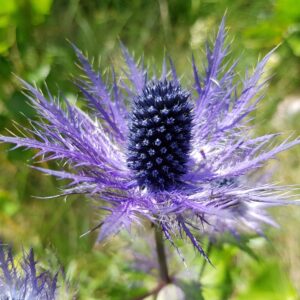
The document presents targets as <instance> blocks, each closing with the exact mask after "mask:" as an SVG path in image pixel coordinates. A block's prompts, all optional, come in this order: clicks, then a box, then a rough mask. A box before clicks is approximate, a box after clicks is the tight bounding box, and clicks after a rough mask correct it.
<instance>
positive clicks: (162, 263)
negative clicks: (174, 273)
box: [154, 226, 171, 283]
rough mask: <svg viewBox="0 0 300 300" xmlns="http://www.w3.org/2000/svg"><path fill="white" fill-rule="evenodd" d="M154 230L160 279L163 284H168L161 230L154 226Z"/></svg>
mask: <svg viewBox="0 0 300 300" xmlns="http://www.w3.org/2000/svg"><path fill="white" fill-rule="evenodd" d="M154 230H155V242H156V252H157V259H158V264H159V273H160V278H161V280H162V281H163V282H165V283H170V282H171V279H170V277H169V272H168V265H167V258H166V252H165V247H164V241H163V235H162V232H161V228H158V226H155V227H154Z"/></svg>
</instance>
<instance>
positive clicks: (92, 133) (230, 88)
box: [0, 21, 300, 255]
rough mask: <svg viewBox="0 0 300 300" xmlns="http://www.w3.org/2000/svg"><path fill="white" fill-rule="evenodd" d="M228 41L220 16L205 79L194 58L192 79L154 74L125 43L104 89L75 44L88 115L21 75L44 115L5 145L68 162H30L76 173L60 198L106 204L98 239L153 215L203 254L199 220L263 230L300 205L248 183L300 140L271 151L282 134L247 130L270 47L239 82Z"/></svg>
mask: <svg viewBox="0 0 300 300" xmlns="http://www.w3.org/2000/svg"><path fill="white" fill-rule="evenodd" d="M225 37H226V33H225V29H224V21H223V22H222V23H221V26H220V28H219V31H218V34H217V37H216V41H215V43H214V45H213V46H212V47H207V55H206V65H205V70H204V73H203V74H202V75H200V72H199V70H198V68H197V66H196V63H195V61H194V59H193V60H192V65H191V69H192V73H193V77H194V83H193V84H192V85H190V86H183V84H182V83H181V82H180V79H179V78H178V76H177V73H176V69H175V67H174V64H173V62H172V60H170V70H169V71H168V70H167V66H166V63H165V62H164V63H163V67H162V72H161V74H160V76H156V75H150V71H149V70H148V68H145V67H143V66H141V65H139V64H137V63H135V62H134V60H133V58H132V57H131V56H130V54H129V53H128V51H127V50H126V49H125V48H124V47H123V46H122V50H123V54H124V58H125V61H126V65H127V70H125V77H124V75H121V76H117V75H116V74H115V71H114V70H113V69H112V72H111V73H112V80H111V83H108V84H105V83H104V81H103V79H102V76H101V74H100V73H98V72H96V71H94V70H93V68H92V67H91V66H90V64H89V63H88V60H87V59H86V58H85V57H84V55H83V54H82V53H81V52H80V51H79V50H78V49H77V48H76V47H74V49H75V52H76V54H77V57H78V59H79V61H80V63H81V65H82V69H83V71H84V73H85V75H86V77H87V79H86V78H85V79H79V80H77V82H76V85H77V86H78V88H79V89H80V91H81V93H82V95H83V96H84V97H83V98H84V99H85V100H86V102H87V104H88V107H89V109H88V113H86V112H84V111H83V110H81V109H80V108H79V107H78V106H76V105H73V104H71V103H70V102H69V101H68V100H67V99H64V98H63V99H62V100H63V103H64V104H63V103H62V102H61V101H59V99H56V98H54V97H53V96H52V95H51V94H50V92H49V91H47V94H48V95H47V96H44V95H43V94H42V92H41V91H39V90H38V89H36V88H35V87H33V86H31V85H29V84H28V83H26V82H24V81H22V82H23V84H24V86H25V87H26V88H27V89H28V91H29V95H28V97H29V99H30V101H31V104H32V105H33V106H34V107H35V108H36V110H37V112H38V114H39V115H40V117H41V118H40V120H39V121H31V128H28V129H26V132H25V136H24V137H16V136H11V137H7V136H0V140H1V141H3V142H7V143H13V144H15V145H16V147H27V148H35V149H39V152H38V155H40V157H41V160H42V161H44V162H45V161H49V160H58V161H64V162H66V164H63V166H65V167H66V169H65V170H61V171H58V170H48V169H44V168H40V167H35V168H36V169H38V170H40V171H42V172H44V173H47V174H50V175H53V176H56V177H58V178H62V179H69V180H70V184H69V185H68V186H67V188H66V189H65V190H64V193H63V194H64V195H71V194H74V193H76V194H78V193H82V194H86V195H88V196H90V197H91V198H93V199H96V200H97V201H101V203H103V202H104V203H106V205H104V206H102V207H103V209H104V211H106V212H107V211H108V212H109V214H108V215H107V216H106V217H103V220H102V221H101V222H100V224H101V226H99V227H101V229H100V233H99V240H103V239H104V238H106V237H107V236H109V235H111V234H115V233H117V232H118V231H119V230H120V229H121V228H129V227H130V225H131V224H132V223H139V222H140V220H141V219H148V220H149V221H150V222H153V223H155V224H156V225H157V226H160V227H161V230H162V231H163V233H164V235H165V237H166V239H168V240H169V241H170V242H171V243H172V244H174V243H173V236H174V235H176V234H177V233H179V236H180V237H182V236H184V234H185V235H186V236H187V238H188V239H189V240H190V241H191V242H192V244H193V245H194V246H195V247H196V248H197V249H198V250H199V252H200V253H202V254H203V255H205V253H204V251H203V250H202V247H201V245H200V244H199V242H198V241H197V239H196V236H197V234H201V233H202V232H203V224H207V226H209V228H210V232H218V231H224V230H227V231H230V232H232V233H233V234H234V235H236V233H237V232H238V229H239V228H240V227H242V226H244V225H246V227H248V228H250V229H252V230H254V231H255V232H258V233H260V232H261V230H262V225H263V224H264V223H267V224H272V225H275V223H274V221H273V220H272V219H271V218H270V217H269V216H268V215H267V212H266V208H267V207H269V206H280V205H285V204H290V203H296V202H295V201H291V199H290V197H291V196H289V195H287V194H286V190H285V189H284V188H282V187H280V186H276V185H273V184H267V183H263V182H260V181H257V182H256V183H255V184H253V183H251V182H250V181H249V180H247V178H248V176H249V175H250V174H252V173H253V172H254V171H256V170H257V169H258V168H260V167H261V166H263V164H264V163H265V162H266V161H268V160H269V159H272V158H274V157H275V156H276V154H277V153H279V152H281V151H284V150H286V149H288V148H290V147H292V146H294V145H296V144H299V143H300V140H299V139H296V140H293V141H288V140H285V141H284V142H282V143H281V144H279V145H278V146H274V139H275V137H276V135H275V134H270V135H264V136H260V137H252V136H251V134H250V130H249V126H248V122H249V120H250V118H249V117H248V115H249V114H250V113H251V112H252V111H253V110H254V109H255V108H256V105H257V103H258V102H259V101H260V100H261V93H260V92H261V88H262V87H263V86H264V84H265V82H264V81H262V80H261V75H262V74H263V69H264V66H265V64H266V63H267V61H268V59H269V57H270V55H271V53H270V54H268V55H267V56H266V57H264V58H263V59H262V61H261V62H260V63H259V64H258V65H257V67H256V69H255V70H254V72H253V73H252V75H251V76H246V77H245V78H244V80H242V81H241V80H240V77H239V76H237V74H236V73H235V66H236V62H234V63H233V64H232V65H230V64H229V62H228V60H227V58H226V57H227V55H228V50H229V47H228V46H227V45H225V43H224V40H225ZM224 60H225V62H224ZM47 98H48V99H47ZM287 198H288V199H287Z"/></svg>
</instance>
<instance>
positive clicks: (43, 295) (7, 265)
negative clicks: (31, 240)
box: [0, 245, 59, 300]
mask: <svg viewBox="0 0 300 300" xmlns="http://www.w3.org/2000/svg"><path fill="white" fill-rule="evenodd" d="M5 248H6V249H5ZM57 277H58V273H56V274H55V275H54V276H52V275H51V273H50V272H48V271H44V272H38V268H37V261H36V260H35V258H34V252H33V250H32V249H31V250H30V251H29V253H24V254H23V257H22V259H21V260H20V261H19V262H17V260H16V259H15V258H14V257H13V254H12V249H11V248H10V247H6V246H4V245H0V299H3V300H7V299H22V300H55V299H58V298H57V296H58V289H59V288H58V284H57Z"/></svg>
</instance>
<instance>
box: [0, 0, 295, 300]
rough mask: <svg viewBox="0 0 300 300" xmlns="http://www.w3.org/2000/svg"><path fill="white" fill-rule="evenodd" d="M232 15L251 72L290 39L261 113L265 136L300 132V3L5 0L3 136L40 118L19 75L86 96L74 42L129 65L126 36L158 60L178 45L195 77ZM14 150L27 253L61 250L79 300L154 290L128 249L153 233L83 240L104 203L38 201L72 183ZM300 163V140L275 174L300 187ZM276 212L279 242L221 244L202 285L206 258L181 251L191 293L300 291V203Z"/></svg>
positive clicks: (7, 212) (7, 168)
mask: <svg viewBox="0 0 300 300" xmlns="http://www.w3.org/2000/svg"><path fill="white" fill-rule="evenodd" d="M225 11H227V18H226V19H227V22H226V25H227V28H228V29H229V40H232V53H231V55H232V57H234V58H237V57H241V59H240V64H239V66H238V71H239V73H240V74H241V76H243V74H244V71H245V70H246V69H250V70H251V69H252V67H253V66H254V65H255V63H256V62H257V60H258V58H259V57H262V56H263V55H265V54H266V53H267V52H268V51H270V50H271V49H272V48H273V47H275V46H277V45H279V44H281V45H280V47H279V48H278V49H277V50H276V52H275V53H274V54H273V55H272V57H271V59H270V62H269V63H268V65H267V71H266V72H267V75H271V74H272V79H271V81H270V86H269V88H268V91H267V93H266V97H265V100H264V101H263V102H262V104H261V105H260V106H259V108H258V110H257V112H256V113H255V115H256V120H255V125H256V126H257V133H260V134H261V133H267V132H277V131H280V132H286V133H287V134H291V133H294V135H299V133H300V121H299V118H300V90H299V86H300V85H299V84H300V1H299V0H265V1H261V0H248V1H246V0H235V1H232V0H224V1H221V0H220V1H219V0H185V1H183V0H177V1H175V0H173V1H171V0H170V1H168V0H157V1H138V0H128V1H126V0H118V1H117V0H115V1H109V0H98V1H97V0H86V1H83V0H81V1H80V0H70V1H67V0H56V1H55V0H0V133H1V134H4V133H5V132H6V128H7V129H12V130H13V123H12V120H16V121H17V122H19V123H21V124H26V118H27V117H32V116H34V114H35V113H34V111H33V110H32V109H31V108H30V107H29V106H28V105H27V104H26V98H25V96H24V95H23V94H22V91H21V87H20V85H19V83H18V81H17V80H16V78H15V76H14V75H13V74H16V75H18V76H20V77H22V78H23V79H25V80H27V81H29V82H35V83H36V84H37V85H38V86H42V85H43V82H44V81H46V82H47V84H48V86H49V88H50V90H51V91H52V92H53V93H54V94H56V93H57V92H58V87H59V89H60V90H62V91H63V92H64V94H65V95H67V97H69V98H72V99H74V98H76V97H77V91H76V89H75V88H74V86H73V84H72V83H71V80H70V78H71V74H73V75H75V76H76V74H78V68H77V67H76V65H75V55H74V53H73V51H72V49H71V47H70V45H69V44H68V42H67V40H70V41H72V42H73V43H75V44H76V45H77V46H78V47H79V48H81V49H82V50H83V51H84V52H87V53H88V54H89V56H90V57H94V58H95V61H96V62H98V61H100V58H101V64H100V65H101V68H102V70H105V69H106V68H107V67H109V65H110V63H111V61H115V62H116V63H118V62H119V61H120V49H119V40H121V41H122V42H123V43H124V44H125V45H126V46H127V47H128V48H129V50H130V51H131V52H134V53H135V55H136V57H140V56H141V55H143V54H144V56H145V59H146V62H147V63H149V65H154V64H156V65H158V64H161V61H162V59H163V56H164V53H165V51H167V52H168V53H169V54H171V56H172V57H173V59H174V61H175V64H176V66H177V67H178V70H179V73H180V74H183V76H184V78H185V79H184V80H186V81H188V80H189V79H190V78H191V67H190V66H189V65H188V63H189V61H190V57H191V53H192V52H193V53H194V54H195V55H198V57H199V58H200V61H201V58H202V57H203V56H204V51H203V49H204V48H203V46H204V43H205V41H206V40H207V39H212V38H213V37H214V36H215V33H216V31H217V28H218V24H219V23H220V21H221V18H222V16H223V15H224V13H225ZM24 115H25V116H26V117H24ZM8 149H9V147H8V146H7V145H0V165H1V167H0V168H1V169H0V238H1V239H3V241H5V242H6V243H12V244H13V245H14V249H15V251H16V252H20V251H21V249H22V246H24V247H25V248H28V247H30V246H32V247H33V248H34V249H35V251H36V254H37V257H38V258H39V259H40V260H41V261H42V262H43V264H44V265H45V266H46V265H50V264H52V263H53V261H54V260H55V259H54V257H56V260H57V262H56V264H62V265H63V266H64V267H65V271H66V274H67V277H68V279H69V280H70V282H71V283H72V286H73V287H74V289H75V290H76V286H77V290H78V296H77V298H78V299H125V300H126V299H135V298H136V299H138V297H139V296H140V295H143V294H144V293H146V292H147V291H148V290H151V289H152V288H153V287H155V285H156V279H155V271H154V275H153V274H151V272H150V273H147V274H145V273H144V272H142V271H141V270H138V269H136V268H135V267H134V265H133V264H132V253H130V252H128V248H138V249H137V250H136V251H139V253H143V251H144V252H145V253H147V252H148V253H149V248H151V247H150V246H149V245H148V244H147V241H145V240H144V238H143V237H144V236H145V234H144V233H140V235H139V234H134V237H129V236H128V235H127V236H126V235H125V234H124V235H121V236H119V237H115V238H112V239H111V240H109V241H108V242H106V243H105V244H104V245H94V241H95V239H96V234H91V235H88V236H86V237H83V238H80V235H81V234H82V233H84V232H86V231H87V230H88V229H89V228H90V227H91V226H93V225H94V224H95V222H94V221H95V219H97V218H99V216H98V214H97V213H95V212H94V208H93V207H91V206H90V205H89V202H88V201H86V199H84V198H82V197H77V198H72V199H68V200H67V201H63V199H55V200H40V199H36V198H34V197H32V196H45V195H53V194H55V193H56V192H57V190H58V187H59V186H61V185H62V184H63V183H61V182H58V181H56V180H54V179H52V178H50V177H47V176H42V175H41V174H40V173H38V172H37V171H34V170H32V169H30V168H28V167H27V166H26V164H30V163H31V162H30V157H31V156H32V152H30V151H24V150H16V151H11V152H8V151H7V150H8ZM299 162H300V150H299V147H298V148H295V149H292V150H289V151H288V152H287V153H284V154H283V155H281V156H280V161H279V163H278V165H277V166H276V169H275V174H274V177H275V178H274V180H276V181H279V182H281V183H284V184H295V183H297V182H298V183H299V179H300V163H299ZM272 213H273V214H274V215H275V217H276V219H277V220H278V221H279V223H280V225H281V229H280V230H268V231H267V235H268V237H269V240H264V239H262V238H252V239H251V240H247V241H246V243H247V244H246V246H245V247H243V249H242V250H241V249H239V247H238V246H237V245H235V244H234V243H233V242H230V241H227V242H226V243H220V244H219V245H215V247H214V248H213V250H212V253H211V259H212V261H213V262H214V264H215V268H212V267H210V266H207V267H206V269H205V272H204V275H203V276H202V278H201V288H200V281H199V278H198V277H197V272H199V269H200V268H201V265H202V263H203V259H202V258H201V257H199V255H196V254H195V252H194V251H193V250H192V249H191V247H188V246H184V252H185V254H186V256H187V257H188V259H187V260H188V266H189V267H190V269H189V270H186V269H185V268H184V266H183V265H182V264H181V263H180V261H179V259H178V258H177V257H176V255H173V256H172V258H170V261H169V263H170V268H171V271H172V270H173V271H175V270H176V271H177V272H176V273H177V274H178V282H180V285H181V286H182V289H184V290H185V291H186V293H188V296H187V299H202V298H201V297H202V296H203V297H204V298H205V299H209V300H215V299H216V300H223V299H238V300H247V299H255V300H260V299H261V300H277V299H278V300H285V299H287V300H294V299H300V230H299V226H300V223H299V222H300V211H299V210H296V209H293V208H285V209H280V210H279V209H277V210H274V211H273V212H272ZM93 220H94V221H93ZM204 242H205V241H204ZM148 243H149V241H148ZM150 244H151V241H150ZM169 251H170V252H172V249H170V250H169ZM150 252H151V251H150ZM252 252H254V253H255V254H256V256H257V257H256V256H255V255H253V253H252ZM141 255H142V254H141ZM152 259H153V260H154V261H155V257H153V258H152ZM54 264H55V263H54ZM149 299H152V298H149Z"/></svg>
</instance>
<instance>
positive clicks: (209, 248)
mask: <svg viewBox="0 0 300 300" xmlns="http://www.w3.org/2000/svg"><path fill="white" fill-rule="evenodd" d="M212 244H213V243H212V241H211V240H210V239H209V241H208V245H207V249H206V255H207V256H209V254H210V252H211V249H212ZM206 265H207V260H206V259H204V260H203V264H202V266H201V269H200V273H199V278H200V279H201V278H202V276H203V274H204V271H205V267H206Z"/></svg>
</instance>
